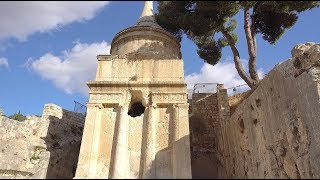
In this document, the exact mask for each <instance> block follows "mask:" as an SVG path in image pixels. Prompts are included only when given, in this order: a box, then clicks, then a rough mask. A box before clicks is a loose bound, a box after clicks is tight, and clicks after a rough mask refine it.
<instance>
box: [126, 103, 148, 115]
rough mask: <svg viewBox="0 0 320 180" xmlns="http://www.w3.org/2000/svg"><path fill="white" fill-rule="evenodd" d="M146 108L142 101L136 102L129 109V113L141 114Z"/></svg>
mask: <svg viewBox="0 0 320 180" xmlns="http://www.w3.org/2000/svg"><path fill="white" fill-rule="evenodd" d="M145 109H146V108H145V107H144V106H143V104H142V103H141V102H135V103H133V104H132V106H131V107H130V109H129V111H128V115H129V116H131V117H137V116H141V114H143V113H144V110H145Z"/></svg>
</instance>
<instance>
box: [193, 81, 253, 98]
mask: <svg viewBox="0 0 320 180" xmlns="http://www.w3.org/2000/svg"><path fill="white" fill-rule="evenodd" d="M217 87H218V83H195V84H194V86H193V89H187V92H188V99H192V94H194V93H216V92H217ZM226 89H227V93H228V96H232V95H235V94H239V93H243V92H246V91H248V90H249V89H250V87H249V86H248V85H247V84H241V85H238V86H233V87H228V88H226Z"/></svg>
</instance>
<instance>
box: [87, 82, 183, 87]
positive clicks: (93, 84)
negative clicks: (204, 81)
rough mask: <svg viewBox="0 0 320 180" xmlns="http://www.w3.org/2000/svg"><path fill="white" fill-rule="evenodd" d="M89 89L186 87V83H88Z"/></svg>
mask: <svg viewBox="0 0 320 180" xmlns="http://www.w3.org/2000/svg"><path fill="white" fill-rule="evenodd" d="M87 85H88V86H89V87H128V86H129V87H141V86H144V87H161V86H168V85H169V86H170V87H184V86H186V83H185V82H184V81H152V82H148V81H146V82H143V81H140V82H135V81H130V82H128V81H88V82H87Z"/></svg>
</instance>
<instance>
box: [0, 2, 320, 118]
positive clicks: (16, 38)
mask: <svg viewBox="0 0 320 180" xmlns="http://www.w3.org/2000/svg"><path fill="white" fill-rule="evenodd" d="M142 9H143V1H136V2H135V1H129V2H125V1H113V2H103V1H99V2H94V1H90V2H85V1H81V2H63V1H60V2H59V1H56V2H53V1H51V2H21V1H19V2H0V82H1V85H0V107H1V108H2V109H3V110H4V112H5V114H6V115H11V114H13V113H15V112H18V111H19V110H20V112H21V113H23V114H25V115H32V114H37V115H41V114H42V110H43V106H44V104H46V103H55V104H57V105H59V106H62V107H63V108H65V109H69V110H73V107H74V100H76V101H78V102H81V103H83V104H85V103H86V102H87V99H88V94H87V89H86V85H85V82H86V81H87V80H93V79H94V75H95V71H96V63H97V60H96V55H97V54H109V49H110V43H111V41H112V39H113V37H114V35H115V34H116V33H117V32H119V31H121V30H122V29H124V28H127V27H129V26H132V25H134V24H135V23H136V21H137V20H138V18H139V16H140V13H141V11H142ZM154 9H155V10H156V3H155V4H154ZM242 18H243V14H242V13H239V14H238V15H237V16H236V19H237V20H238V27H237V29H236V32H237V33H238V35H239V41H238V43H237V47H238V49H239V52H240V56H241V59H242V60H243V61H244V62H245V61H246V60H247V59H248V55H247V46H246V41H245V36H244V33H243V23H242V21H243V20H242ZM318 18H320V8H317V9H313V10H311V11H307V12H304V13H301V14H300V15H299V20H298V22H297V23H296V25H295V26H294V27H293V28H291V29H290V30H288V31H287V32H286V33H285V34H284V35H283V36H282V38H281V39H280V40H279V41H278V42H277V43H276V44H275V45H270V44H268V43H267V42H266V41H264V40H262V38H261V36H260V35H258V36H257V45H258V56H257V57H258V63H257V65H258V69H259V72H260V74H266V73H268V72H269V71H270V70H271V69H272V68H273V67H274V66H275V65H276V64H277V63H279V62H281V61H284V60H287V59H288V58H290V57H291V49H292V48H293V47H294V46H295V45H296V44H299V43H305V42H320V33H319V32H320V24H319V23H317V21H318V20H317V19H318ZM181 46H182V47H181V51H182V56H183V59H184V65H185V67H184V69H185V77H186V82H187V83H188V87H191V85H192V83H196V82H205V83H208V82H211V83H224V84H225V86H226V87H232V86H236V85H240V84H243V83H244V82H243V81H242V80H241V79H240V78H239V77H238V75H237V73H236V70H235V68H234V65H233V62H232V53H231V51H230V48H229V47H226V48H224V49H223V56H222V58H221V61H220V62H219V63H218V64H217V65H216V66H211V65H207V64H204V63H203V61H202V60H201V59H200V58H199V57H198V55H197V53H196V46H195V45H194V44H193V43H192V42H191V41H190V40H188V39H187V38H183V40H182V42H181Z"/></svg>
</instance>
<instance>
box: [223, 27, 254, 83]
mask: <svg viewBox="0 0 320 180" xmlns="http://www.w3.org/2000/svg"><path fill="white" fill-rule="evenodd" d="M221 32H222V34H223V35H224V37H226V39H227V41H228V43H229V45H230V48H231V50H232V53H233V61H234V64H235V67H236V69H237V71H238V74H239V76H240V77H241V78H242V79H243V80H244V81H245V82H246V83H247V84H248V86H249V87H250V88H253V87H254V85H255V83H254V81H253V79H252V78H250V77H249V76H248V74H247V73H246V71H245V70H244V69H243V66H242V63H241V61H240V54H239V51H238V49H237V47H236V46H235V41H234V39H233V37H232V36H231V35H230V34H229V33H228V32H227V31H224V30H223V31H221Z"/></svg>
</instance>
